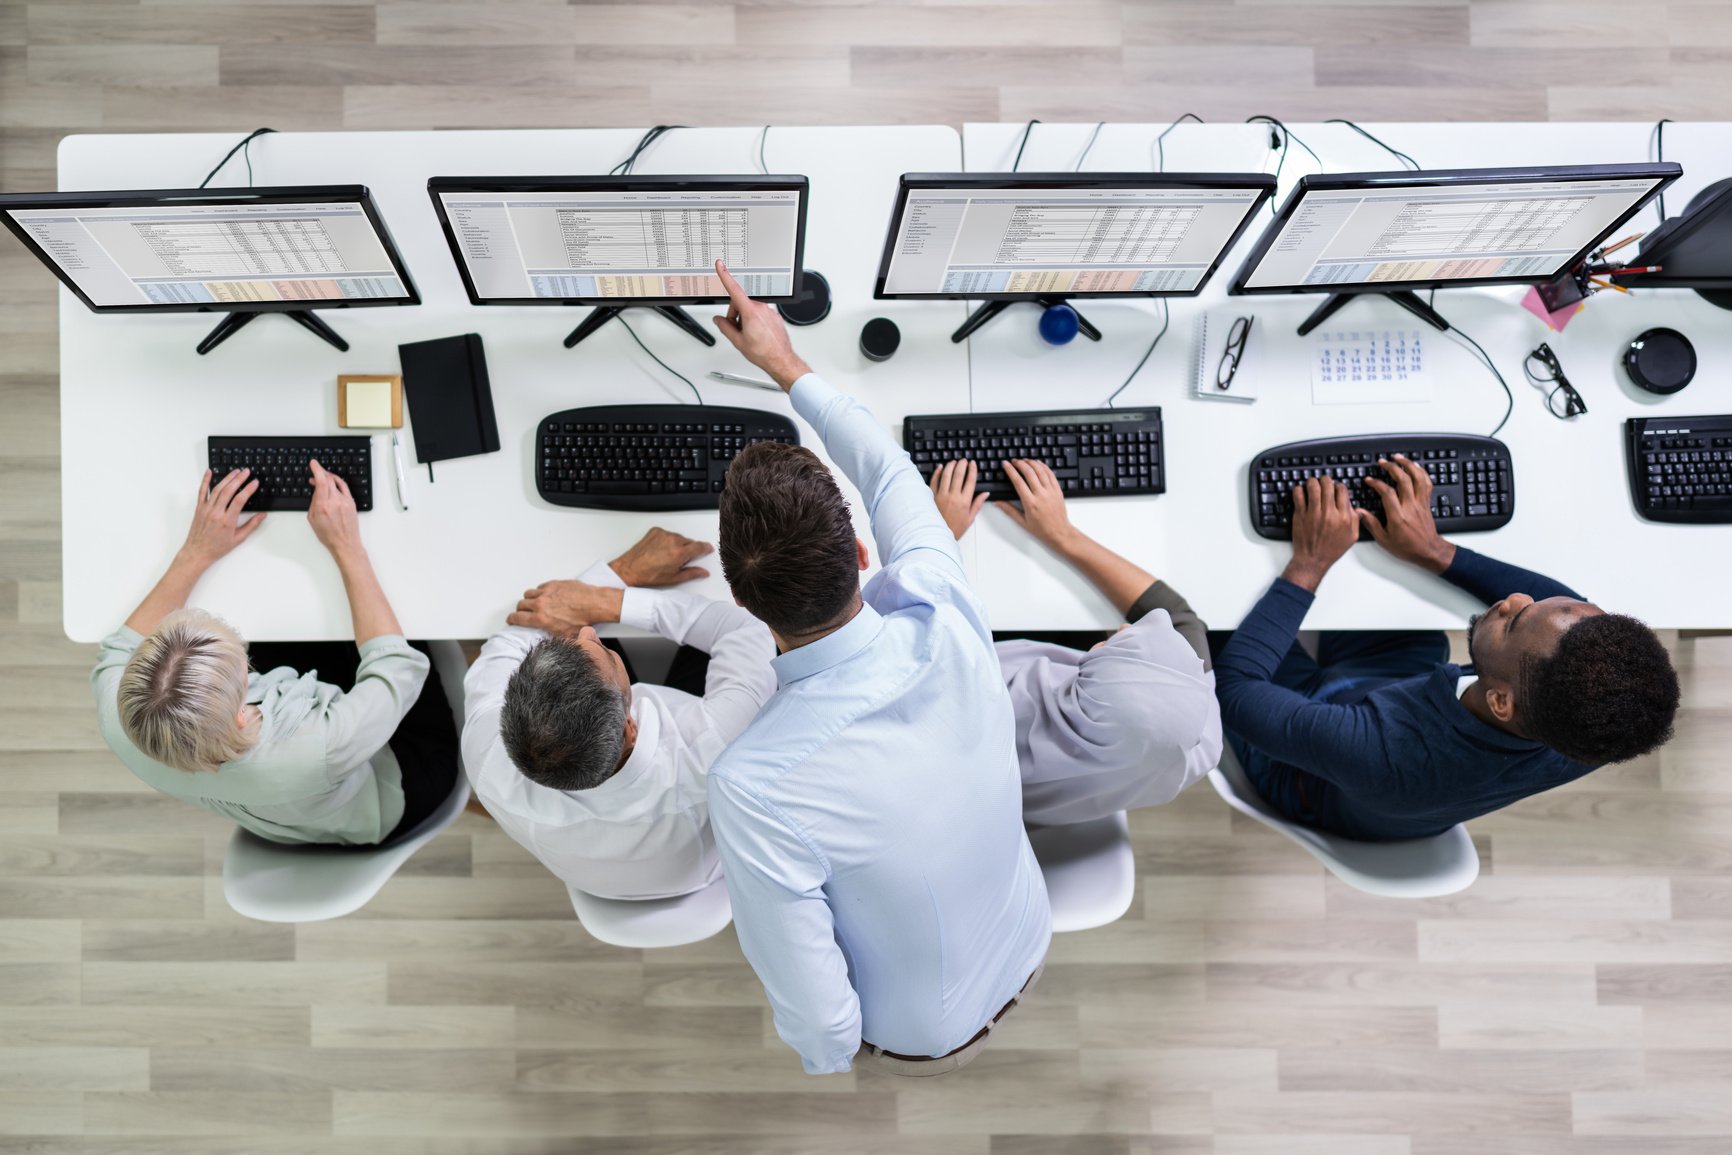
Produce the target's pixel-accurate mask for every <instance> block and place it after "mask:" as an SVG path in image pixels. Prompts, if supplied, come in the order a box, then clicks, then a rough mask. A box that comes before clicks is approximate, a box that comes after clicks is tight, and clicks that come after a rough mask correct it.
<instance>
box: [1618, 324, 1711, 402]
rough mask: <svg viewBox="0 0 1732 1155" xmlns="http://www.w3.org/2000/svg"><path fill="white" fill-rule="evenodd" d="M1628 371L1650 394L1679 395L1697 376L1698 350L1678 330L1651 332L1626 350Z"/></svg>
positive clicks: (1644, 334) (1625, 357)
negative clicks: (1678, 392)
mask: <svg viewBox="0 0 1732 1155" xmlns="http://www.w3.org/2000/svg"><path fill="white" fill-rule="evenodd" d="M1624 369H1625V371H1626V372H1628V373H1629V374H1630V380H1631V381H1634V382H1635V383H1636V384H1637V385H1640V386H1641V387H1642V388H1643V389H1646V390H1647V391H1648V392H1650V393H1661V394H1665V393H1676V392H1677V391H1678V390H1680V389H1682V388H1683V387H1684V386H1686V385H1688V384H1689V383H1690V378H1692V377H1694V376H1695V375H1696V350H1695V349H1694V348H1692V347H1691V345H1690V342H1689V341H1688V340H1687V339H1686V338H1685V336H1684V334H1682V333H1680V332H1678V330H1676V329H1649V330H1648V331H1647V332H1646V333H1643V334H1642V335H1641V336H1639V337H1637V338H1636V339H1635V340H1634V341H1631V342H1630V347H1629V348H1628V349H1625V350H1624Z"/></svg>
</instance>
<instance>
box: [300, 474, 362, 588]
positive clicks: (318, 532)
mask: <svg viewBox="0 0 1732 1155" xmlns="http://www.w3.org/2000/svg"><path fill="white" fill-rule="evenodd" d="M308 468H310V469H311V470H312V472H313V500H312V502H311V503H310V504H309V505H308V506H307V524H308V525H309V526H311V527H312V530H313V536H314V537H316V538H318V539H319V544H320V545H322V546H324V547H325V548H326V549H328V550H330V551H331V556H332V557H333V558H335V559H336V560H337V562H338V564H339V565H340V564H342V562H343V561H345V560H346V559H347V558H349V557H352V556H356V555H359V554H364V553H365V552H366V549H365V547H364V546H362V544H361V524H360V518H359V517H358V516H357V515H356V513H355V499H354V498H353V497H351V496H350V494H349V483H348V482H346V481H344V480H343V479H342V478H341V477H339V476H337V475H336V474H335V473H332V472H331V471H330V470H328V469H326V468H325V467H324V466H322V465H320V464H319V463H318V462H317V461H310V462H308Z"/></svg>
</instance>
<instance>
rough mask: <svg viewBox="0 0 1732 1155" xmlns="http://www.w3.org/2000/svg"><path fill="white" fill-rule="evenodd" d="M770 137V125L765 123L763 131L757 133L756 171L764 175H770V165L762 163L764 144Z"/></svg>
mask: <svg viewBox="0 0 1732 1155" xmlns="http://www.w3.org/2000/svg"><path fill="white" fill-rule="evenodd" d="M769 139H770V126H769V125H767V124H766V125H765V126H764V131H763V132H760V133H759V134H758V171H759V172H761V173H763V174H764V175H765V176H769V175H770V166H769V165H767V164H765V163H764V144H765V142H766V141H768V140H769Z"/></svg>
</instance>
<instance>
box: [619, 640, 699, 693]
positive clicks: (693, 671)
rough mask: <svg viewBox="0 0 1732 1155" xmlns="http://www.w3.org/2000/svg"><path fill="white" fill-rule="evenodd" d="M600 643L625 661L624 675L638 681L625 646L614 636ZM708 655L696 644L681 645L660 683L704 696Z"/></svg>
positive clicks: (670, 687)
mask: <svg viewBox="0 0 1732 1155" xmlns="http://www.w3.org/2000/svg"><path fill="white" fill-rule="evenodd" d="M601 644H602V645H604V646H606V647H607V648H608V649H610V650H612V651H613V652H614V653H616V654H618V655H619V660H620V661H622V662H624V663H625V672H626V676H627V677H629V678H630V679H631V680H632V681H634V682H636V681H638V680H639V679H638V676H637V671H636V670H635V669H633V668H632V664H631V655H630V654H628V653H626V652H625V647H624V646H622V645H620V644H619V642H618V641H617V640H616V639H614V638H603V639H602V640H601ZM709 673H710V656H709V655H708V654H706V653H704V652H703V651H702V650H700V649H698V648H697V647H696V646H681V647H680V648H679V649H677V650H675V651H674V660H673V663H672V664H671V665H669V666H668V672H667V677H665V678H663V679H662V685H664V686H666V687H668V688H669V689H672V690H684V691H685V692H686V693H688V694H692V695H694V696H696V697H699V698H701V697H703V696H704V679H706V678H707V677H709Z"/></svg>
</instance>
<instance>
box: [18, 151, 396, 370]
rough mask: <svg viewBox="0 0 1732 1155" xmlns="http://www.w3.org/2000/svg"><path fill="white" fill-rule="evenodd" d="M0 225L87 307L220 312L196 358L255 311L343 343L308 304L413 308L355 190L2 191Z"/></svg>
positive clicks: (363, 197) (392, 251) (386, 241)
mask: <svg viewBox="0 0 1732 1155" xmlns="http://www.w3.org/2000/svg"><path fill="white" fill-rule="evenodd" d="M0 220H4V221H5V223H6V226H7V227H8V228H10V229H11V230H12V231H13V232H14V233H16V234H17V235H18V239H19V240H21V241H23V242H24V244H25V245H26V246H27V247H28V248H29V249H30V251H31V252H33V253H35V254H36V256H37V257H38V258H40V259H41V261H42V263H43V264H45V265H47V266H48V267H49V268H50V269H52V270H53V271H54V275H55V276H57V277H59V278H60V280H61V281H62V282H63V283H64V284H65V285H66V287H67V288H69V289H71V290H72V291H73V292H74V293H76V294H78V298H79V300H81V301H83V302H84V303H85V304H86V305H88V306H90V308H91V309H93V310H95V311H96V312H98V313H185V312H196V313H227V314H228V316H226V317H225V318H224V319H223V320H222V322H221V323H220V324H218V325H217V327H216V328H215V329H213V330H211V333H210V335H209V336H207V337H206V338H205V339H204V340H203V341H202V342H200V343H199V346H198V351H199V352H200V353H208V352H210V351H211V350H212V349H214V348H215V347H216V346H217V345H219V344H221V343H222V342H223V341H224V340H225V339H226V338H227V337H229V336H230V335H231V334H232V333H234V332H236V331H237V330H239V329H240V328H241V326H243V325H245V324H247V323H248V322H250V321H251V320H252V319H253V318H254V317H256V316H258V315H259V314H261V313H282V314H284V315H286V316H288V317H289V318H290V319H291V320H294V321H297V322H299V323H300V324H301V325H303V326H305V327H306V328H308V329H310V330H312V331H313V332H314V333H316V334H318V336H319V337H320V338H322V339H323V340H325V341H328V342H329V343H330V344H332V345H335V346H336V347H337V348H338V349H343V350H346V349H348V347H349V345H348V343H347V342H346V341H344V340H343V339H342V338H341V337H339V336H337V334H336V333H335V332H333V331H332V329H331V327H330V326H329V325H326V324H325V323H324V322H323V321H321V320H320V319H319V318H318V317H316V316H314V315H313V314H312V313H311V312H310V311H309V310H311V309H351V308H355V307H357V306H364V305H418V304H420V303H421V298H420V297H419V296H417V295H416V292H415V286H414V284H413V282H411V281H410V280H409V272H408V270H407V269H405V268H404V267H403V261H402V258H401V257H399V256H398V255H397V250H396V247H395V246H394V245H393V244H392V243H391V235H390V233H388V232H387V231H386V229H385V222H384V221H382V220H381V219H380V218H379V211H378V209H377V208H376V207H375V206H374V204H373V198H372V197H371V196H370V195H369V194H368V192H367V189H366V188H365V187H364V186H362V185H306V186H300V187H276V188H249V189H221V190H218V189H147V190H143V191H137V192H63V193H12V194H6V195H0Z"/></svg>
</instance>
